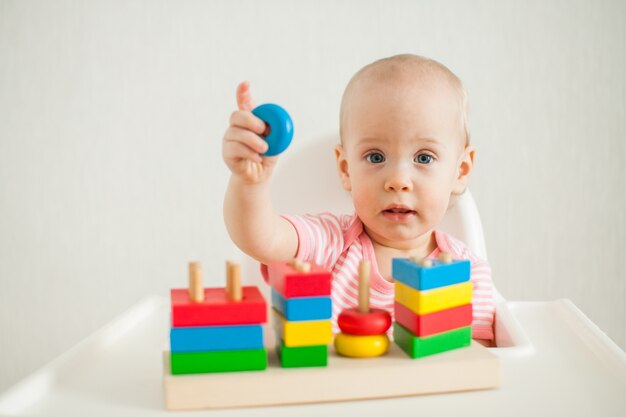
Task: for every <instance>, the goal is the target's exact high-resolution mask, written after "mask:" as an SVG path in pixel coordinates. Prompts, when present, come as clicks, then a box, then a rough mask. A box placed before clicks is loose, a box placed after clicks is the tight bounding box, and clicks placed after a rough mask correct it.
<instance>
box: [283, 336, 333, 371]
mask: <svg viewBox="0 0 626 417" xmlns="http://www.w3.org/2000/svg"><path fill="white" fill-rule="evenodd" d="M276 352H277V353H278V357H279V358H280V364H281V366H282V367H283V368H304V367H309V366H327V365H328V346H327V345H319V346H298V347H289V346H285V345H284V343H283V341H282V340H281V341H280V342H279V343H278V345H277V346H276Z"/></svg>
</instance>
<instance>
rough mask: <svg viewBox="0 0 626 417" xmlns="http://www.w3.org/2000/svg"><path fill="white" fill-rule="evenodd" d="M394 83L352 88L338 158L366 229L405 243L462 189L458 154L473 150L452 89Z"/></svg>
mask: <svg viewBox="0 0 626 417" xmlns="http://www.w3.org/2000/svg"><path fill="white" fill-rule="evenodd" d="M394 84H396V85H389V84H388V83H382V82H377V81H370V80H365V81H363V82H362V83H361V84H360V85H359V87H358V88H356V89H355V91H354V92H353V94H351V96H350V98H349V101H348V102H347V105H346V107H345V109H346V112H345V116H344V119H343V120H344V123H343V126H342V145H339V146H338V147H337V160H338V167H339V170H340V175H341V177H342V184H343V186H344V188H345V189H347V190H348V191H350V192H351V194H352V198H353V202H354V206H355V209H356V212H357V214H358V215H359V218H360V219H361V221H362V222H363V223H364V225H365V228H366V232H367V233H368V235H369V236H370V237H371V238H372V239H374V240H375V241H377V242H378V243H381V244H385V245H387V246H392V247H397V248H405V249H408V248H411V246H412V243H414V242H415V241H416V240H417V239H418V238H419V237H420V236H422V235H423V234H424V233H427V232H429V231H431V230H432V229H433V228H435V227H436V226H437V224H438V223H439V222H440V221H441V219H442V218H443V216H444V214H445V213H446V209H447V207H448V202H449V200H450V195H451V194H452V193H453V192H457V193H458V192H461V191H462V190H463V188H464V187H463V185H464V184H460V183H459V180H458V178H459V174H460V173H461V172H463V171H464V169H467V167H465V168H463V167H462V165H463V164H462V162H461V161H462V160H463V158H464V155H465V156H466V157H467V155H468V152H472V153H471V157H472V158H473V151H471V148H469V147H466V146H465V136H464V130H463V125H462V122H461V109H460V105H459V97H458V93H456V92H454V91H453V90H452V89H451V88H448V87H442V85H441V83H434V84H433V83H427V82H422V83H407V82H399V83H398V82H397V83H394ZM469 169H470V170H471V164H470V166H469ZM467 173H468V172H467Z"/></svg>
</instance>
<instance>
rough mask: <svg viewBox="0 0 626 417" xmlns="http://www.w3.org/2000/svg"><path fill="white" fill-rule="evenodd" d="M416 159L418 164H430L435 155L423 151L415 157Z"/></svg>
mask: <svg viewBox="0 0 626 417" xmlns="http://www.w3.org/2000/svg"><path fill="white" fill-rule="evenodd" d="M414 161H415V162H417V163H418V164H424V165H428V164H430V163H431V162H432V161H433V157H432V156H431V155H428V154H426V153H421V154H419V155H417V156H416V157H415V159H414Z"/></svg>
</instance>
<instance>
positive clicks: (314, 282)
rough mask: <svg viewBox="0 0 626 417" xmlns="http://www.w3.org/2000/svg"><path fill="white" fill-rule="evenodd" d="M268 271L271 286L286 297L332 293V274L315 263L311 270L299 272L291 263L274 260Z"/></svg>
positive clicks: (327, 294)
mask: <svg viewBox="0 0 626 417" xmlns="http://www.w3.org/2000/svg"><path fill="white" fill-rule="evenodd" d="M267 271H268V275H269V284H270V286H271V287H272V288H274V289H275V290H276V291H278V293H279V294H280V295H282V296H283V297H285V298H291V297H314V296H329V295H330V281H331V278H332V274H331V273H330V271H327V270H325V269H324V268H322V267H320V266H317V265H315V264H311V271H310V272H299V271H296V270H295V269H294V267H293V266H292V265H291V264H289V263H284V262H273V263H271V264H269V265H268V268H267Z"/></svg>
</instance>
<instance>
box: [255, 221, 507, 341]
mask: <svg viewBox="0 0 626 417" xmlns="http://www.w3.org/2000/svg"><path fill="white" fill-rule="evenodd" d="M283 217H284V218H285V219H287V220H288V221H289V222H291V223H292V224H293V225H294V227H295V229H296V232H297V234H298V242H299V245H298V253H297V254H296V257H297V259H300V260H302V261H307V262H314V263H316V264H318V265H320V266H323V267H324V268H327V269H329V270H331V271H332V273H333V282H332V295H331V297H332V301H333V318H332V322H333V331H334V332H335V333H337V332H338V331H339V329H338V327H337V316H338V315H339V313H341V312H342V311H343V310H344V309H346V308H353V307H356V305H357V304H358V288H359V285H358V272H357V271H358V265H359V262H360V261H361V260H363V259H365V260H369V261H370V263H371V265H372V275H371V278H370V280H371V283H370V285H371V289H370V306H371V307H372V308H382V309H385V310H387V311H389V312H391V314H393V302H394V287H393V283H392V282H389V281H387V280H386V279H384V278H383V277H382V276H381V274H380V272H379V271H378V264H377V263H376V256H375V254H374V246H373V245H372V241H371V240H370V238H369V236H368V235H367V234H366V233H365V232H364V230H363V223H361V220H360V219H359V218H358V217H357V216H356V215H341V216H336V215H334V214H331V213H321V214H317V215H311V214H306V215H301V216H291V215H284V216H283ZM435 240H436V242H437V248H436V249H435V250H434V251H433V252H432V253H431V254H430V255H429V256H428V257H429V258H436V257H437V256H438V255H439V253H440V252H444V251H445V252H449V253H451V254H452V257H453V258H454V259H469V260H470V262H471V281H472V284H473V296H472V310H473V320H472V337H473V338H474V339H487V340H493V322H494V312H495V307H494V302H493V284H492V281H491V268H490V267H489V264H488V263H487V262H486V261H484V260H482V259H480V258H478V257H477V256H475V255H474V254H473V253H471V252H470V251H469V249H468V248H467V247H466V246H465V245H464V244H463V243H462V242H461V241H459V240H457V239H455V238H453V237H452V236H450V235H448V234H446V233H444V232H441V231H438V230H435ZM261 273H262V274H263V277H264V278H265V280H266V281H267V266H265V265H261Z"/></svg>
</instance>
